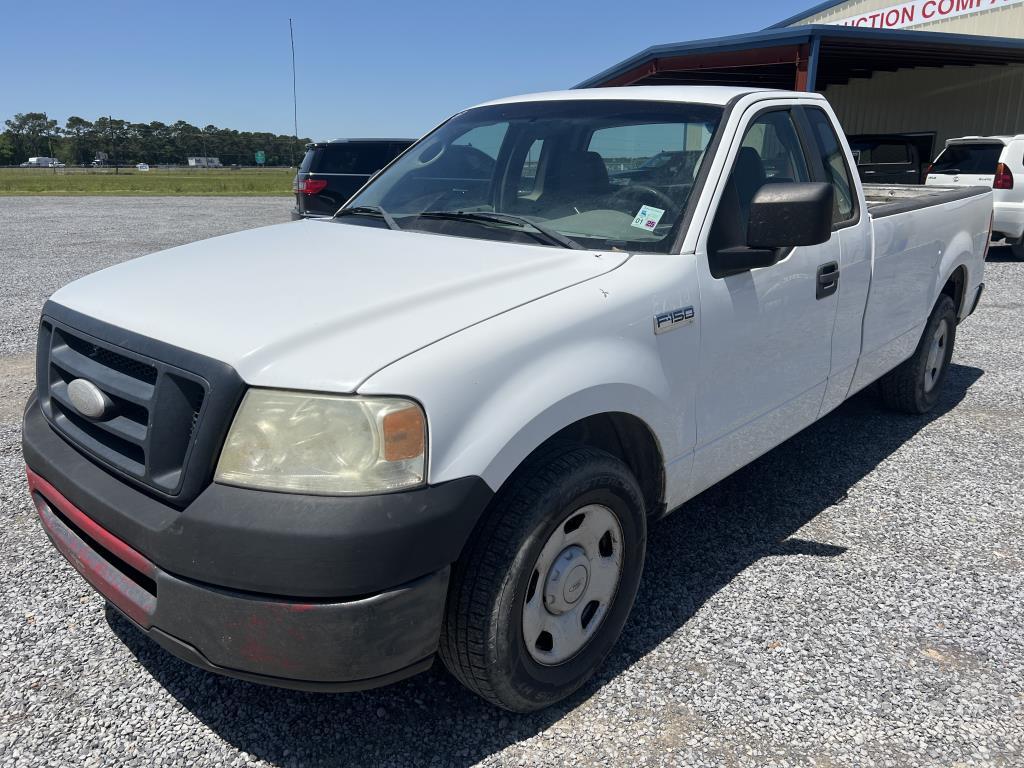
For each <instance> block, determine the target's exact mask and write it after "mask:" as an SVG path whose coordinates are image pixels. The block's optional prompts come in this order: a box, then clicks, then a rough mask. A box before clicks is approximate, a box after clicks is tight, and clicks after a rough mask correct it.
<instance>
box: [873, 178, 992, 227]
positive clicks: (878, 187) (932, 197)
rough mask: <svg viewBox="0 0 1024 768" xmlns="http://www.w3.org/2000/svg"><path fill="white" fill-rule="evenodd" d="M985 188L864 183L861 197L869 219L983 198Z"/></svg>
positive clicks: (986, 190)
mask: <svg viewBox="0 0 1024 768" xmlns="http://www.w3.org/2000/svg"><path fill="white" fill-rule="evenodd" d="M990 191H991V190H990V189H989V188H988V187H924V186H920V185H917V184H865V185H864V198H865V200H866V201H867V206H868V211H869V212H870V214H871V217H872V218H875V219H880V218H882V217H883V216H893V215H895V214H897V213H906V212H907V211H916V210H920V209H921V208H930V207H932V206H933V205H941V204H942V203H949V202H952V201H954V200H963V199H965V198H968V197H975V196H976V195H983V194H985V193H986V192H990Z"/></svg>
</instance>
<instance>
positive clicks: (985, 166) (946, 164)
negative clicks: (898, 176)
mask: <svg viewBox="0 0 1024 768" xmlns="http://www.w3.org/2000/svg"><path fill="white" fill-rule="evenodd" d="M1002 152H1003V145H1002V144H950V145H949V146H948V147H946V148H945V149H944V150H943V151H942V154H941V155H939V157H938V159H937V160H936V161H935V164H934V165H933V166H932V170H931V172H932V173H985V174H992V175H995V172H996V166H997V165H998V164H999V155H1001V154H1002Z"/></svg>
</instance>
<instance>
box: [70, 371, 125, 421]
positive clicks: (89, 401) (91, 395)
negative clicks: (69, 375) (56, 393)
mask: <svg viewBox="0 0 1024 768" xmlns="http://www.w3.org/2000/svg"><path fill="white" fill-rule="evenodd" d="M68 398H69V399H70V400H71V404H72V405H73V406H75V410H76V411H78V412H79V413H80V414H82V415H83V416H85V418H87V419H102V418H103V417H104V416H106V415H107V413H108V412H109V411H110V409H111V407H112V406H113V405H114V404H113V403H112V402H111V401H110V398H109V397H107V396H106V395H105V394H104V393H103V391H102V390H101V389H100V388H99V387H97V386H96V385H95V384H93V383H92V382H91V381H88V380H87V379H74V380H73V381H71V382H70V383H69V384H68Z"/></svg>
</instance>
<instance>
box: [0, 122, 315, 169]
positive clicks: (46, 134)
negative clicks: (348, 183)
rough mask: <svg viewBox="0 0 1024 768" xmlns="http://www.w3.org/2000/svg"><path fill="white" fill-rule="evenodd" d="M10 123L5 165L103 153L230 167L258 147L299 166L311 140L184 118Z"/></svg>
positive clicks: (125, 160) (1, 146)
mask: <svg viewBox="0 0 1024 768" xmlns="http://www.w3.org/2000/svg"><path fill="white" fill-rule="evenodd" d="M4 125H5V126H6V130H4V131H3V132H2V133H0V165H18V164H20V163H23V162H25V161H26V160H28V158H30V157H56V158H57V159H59V160H60V161H61V162H63V163H66V164H67V165H69V166H70V165H88V164H89V163H91V162H92V161H93V160H94V159H96V158H97V157H102V156H103V154H105V155H106V157H107V162H108V163H111V164H117V165H134V164H135V163H150V164H152V165H158V164H168V165H184V164H185V163H186V158H189V157H217V158H220V161H221V163H223V164H224V165H230V164H236V163H237V164H238V165H254V164H255V162H256V161H255V153H256V151H257V150H262V151H263V152H265V153H266V164H267V165H293V164H295V163H298V162H299V161H300V160H301V159H302V154H303V151H304V147H305V145H306V144H307V143H308V142H309V139H296V138H295V137H293V136H280V135H277V134H273V133H265V132H258V131H257V132H253V131H236V130H233V129H231V128H218V127H217V126H215V125H207V126H206V127H205V128H199V127H197V126H194V125H191V124H190V123H187V122H185V121H184V120H178V121H177V122H176V123H172V124H171V125H167V124H166V123H161V122H159V121H153V122H151V123H132V122H129V121H127V120H118V119H116V118H112V117H99V118H97V119H95V120H92V121H89V120H86V119H85V118H82V117H78V116H77V115H73V116H72V117H69V118H68V119H67V121H66V122H65V123H64V125H63V126H62V125H59V124H58V122H57V121H56V120H52V119H50V118H49V117H47V115H46V113H45V112H26V113H18V114H16V115H15V116H14V117H12V118H10V119H9V120H5V121H4ZM101 153H102V154H101Z"/></svg>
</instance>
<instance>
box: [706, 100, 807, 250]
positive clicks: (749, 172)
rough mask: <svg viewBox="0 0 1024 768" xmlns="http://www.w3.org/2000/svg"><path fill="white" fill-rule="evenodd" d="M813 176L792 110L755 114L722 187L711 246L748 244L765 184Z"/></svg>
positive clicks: (799, 179) (711, 235) (723, 246)
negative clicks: (754, 204) (753, 207)
mask: <svg viewBox="0 0 1024 768" xmlns="http://www.w3.org/2000/svg"><path fill="white" fill-rule="evenodd" d="M809 180H810V175H809V173H808V171H807V159H806V158H805V157H804V152H803V148H802V147H801V145H800V139H799V138H798V135H797V131H796V125H795V124H794V123H793V116H792V114H791V113H790V111H789V110H788V109H779V110H772V111H770V112H763V113H761V114H760V115H758V116H757V117H755V118H754V119H753V120H752V121H751V123H750V125H749V126H747V130H746V133H744V134H743V141H742V142H741V144H740V149H739V152H737V153H736V158H735V159H734V160H733V165H732V171H730V173H729V179H728V180H727V181H726V184H725V189H724V190H723V191H722V199H721V200H720V201H719V203H718V212H717V213H716V214H715V220H714V222H713V223H712V226H711V233H710V238H709V240H708V248H709V250H712V251H718V250H721V249H723V248H733V247H737V246H743V245H746V243H747V222H748V220H749V219H750V204H751V202H752V201H753V199H754V195H755V194H756V193H757V190H759V189H760V188H761V187H762V186H764V185H765V184H771V183H780V182H787V181H809Z"/></svg>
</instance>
